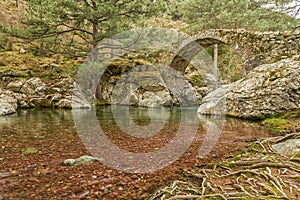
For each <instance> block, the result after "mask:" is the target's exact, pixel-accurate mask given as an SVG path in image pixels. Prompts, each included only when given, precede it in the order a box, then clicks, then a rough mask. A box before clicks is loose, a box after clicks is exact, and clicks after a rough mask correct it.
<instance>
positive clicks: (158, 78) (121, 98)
mask: <svg viewBox="0 0 300 200" xmlns="http://www.w3.org/2000/svg"><path fill="white" fill-rule="evenodd" d="M164 70H166V71H164ZM113 78H114V77H113ZM114 79H115V78H114ZM105 91H111V95H106V96H108V97H109V98H110V99H108V101H110V102H111V103H112V104H121V105H135V106H141V107H158V106H173V105H195V104H197V103H198V101H199V99H201V96H200V95H199V94H198V93H197V91H196V90H195V89H194V88H193V87H192V85H191V84H189V83H188V82H187V81H186V80H185V79H184V77H183V76H180V75H178V74H175V73H174V72H172V71H170V70H169V71H168V70H167V69H163V68H155V67H153V66H150V65H149V66H148V65H144V66H139V67H136V68H134V69H133V70H131V71H130V72H128V74H126V75H124V76H122V77H121V78H120V79H119V80H118V81H117V82H116V83H115V85H114V87H112V88H111V89H110V90H105ZM103 96H104V95H103Z"/></svg>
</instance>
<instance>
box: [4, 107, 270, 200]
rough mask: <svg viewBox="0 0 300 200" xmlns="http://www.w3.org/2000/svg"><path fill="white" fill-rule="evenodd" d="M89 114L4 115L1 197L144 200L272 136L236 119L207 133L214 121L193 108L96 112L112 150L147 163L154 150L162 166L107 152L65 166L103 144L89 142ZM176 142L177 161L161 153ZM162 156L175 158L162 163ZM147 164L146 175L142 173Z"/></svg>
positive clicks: (52, 111)
mask: <svg viewBox="0 0 300 200" xmlns="http://www.w3.org/2000/svg"><path fill="white" fill-rule="evenodd" d="M86 112H87V111H82V112H80V113H81V114H80V115H78V112H77V115H74V111H71V110H58V109H36V110H21V111H19V112H18V113H16V114H13V115H9V116H5V117H1V118H0V149H1V150H0V151H1V154H0V175H1V176H0V199H70V198H74V199H81V198H95V199H143V198H145V197H147V196H148V195H149V194H151V193H153V192H154V191H155V190H156V189H158V188H159V187H161V186H164V185H166V184H168V183H169V182H171V181H172V180H176V179H177V178H180V176H178V174H180V173H181V172H182V170H183V169H191V168H193V167H201V166H203V165H206V164H208V163H212V162H217V161H220V160H222V159H225V158H226V157H229V156H231V155H234V154H235V153H236V152H240V151H242V150H243V149H245V148H247V145H248V144H249V143H250V142H253V141H255V140H258V139H261V138H265V137H268V136H270V135H271V133H269V132H268V131H267V130H266V129H264V128H263V127H262V126H260V125H259V124H258V123H256V122H249V121H243V120H238V119H232V118H224V119H221V121H220V118H218V119H217V123H215V124H217V127H218V129H217V128H211V129H210V128H209V127H210V125H211V124H212V123H213V122H214V121H213V120H212V119H206V118H202V119H199V116H196V108H179V107H173V108H164V109H163V110H153V109H149V108H136V107H129V108H127V107H126V108H124V107H112V106H100V107H97V108H95V110H94V112H93V114H95V117H96V121H98V122H99V127H101V133H102V134H103V135H104V136H105V138H106V139H107V141H108V142H110V143H109V144H110V146H111V145H115V146H117V147H118V148H119V149H121V150H122V151H120V152H130V155H133V156H135V155H136V154H139V155H141V154H143V155H145V158H146V156H147V155H148V153H151V152H155V153H156V154H153V155H155V156H157V155H159V156H163V157H161V158H160V160H161V162H160V165H154V164H152V163H151V162H152V161H151V160H149V162H146V167H145V164H144V165H139V163H141V162H142V161H136V163H132V162H130V163H124V162H125V161H124V162H121V158H122V155H120V152H119V153H118V154H115V153H114V152H112V151H106V150H105V149H102V150H103V152H106V153H105V154H106V155H107V156H105V155H102V157H101V159H100V161H96V162H93V163H90V164H87V165H79V166H63V165H62V162H63V161H64V160H65V159H68V158H78V157H80V156H82V155H91V156H95V154H96V153H97V152H102V151H101V148H104V147H105V145H104V146H103V145H100V143H99V141H97V140H96V139H95V138H96V137H90V136H94V135H89V137H86V135H88V134H94V132H95V128H94V127H91V126H93V124H91V125H90V128H89V125H86V122H90V121H91V120H93V119H89V118H87V117H89V116H90V115H86ZM162 113H163V114H162ZM75 114H76V113H75ZM76 116H77V117H78V116H80V117H82V118H80V117H79V119H81V121H83V122H85V123H84V124H85V126H83V127H80V126H82V124H80V123H78V122H80V121H78V118H76V119H75V117H76ZM162 116H163V117H162ZM183 122H184V123H183ZM219 122H220V123H219ZM187 126H188V127H187ZM181 127H184V128H183V129H181ZM78 130H81V131H78ZM82 130H86V135H85V134H84V133H85V132H84V131H82ZM96 131H97V130H96ZM182 132H184V133H185V134H182ZM209 132H210V134H208V133H209ZM211 137H212V138H211ZM174 138H176V139H174ZM173 139H174V140H173ZM101 141H102V142H103V141H104V140H101ZM97 142H98V143H97ZM104 143H106V142H104ZM107 144H108V143H107ZM172 144H176V145H177V146H176V147H173V149H174V150H176V149H181V150H180V151H178V152H176V154H174V156H173V154H171V153H174V152H167V153H166V154H164V153H165V152H162V153H160V150H161V149H164V147H165V146H168V145H169V146H172ZM97 145H98V146H97ZM183 146H184V148H183ZM97 147H99V148H98V150H97V151H95V150H93V149H95V148H97ZM166 149H167V148H166ZM170 149H171V150H172V148H171V147H170ZM170 149H169V150H170ZM107 152H108V153H107ZM99 155H101V153H100V154H97V155H96V156H99ZM165 155H167V156H168V155H172V156H170V157H171V158H170V159H165V157H167V156H165ZM125 156H126V155H125ZM119 157H120V162H117V161H118V159H119ZM123 157H124V156H123ZM108 158H111V159H112V160H113V161H114V162H109V161H107V160H108ZM114 158H115V159H114ZM116 158H118V159H116ZM153 159H154V158H153ZM164 159H165V160H166V162H165V160H164ZM116 160H117V161H116ZM147 163H150V164H149V165H147ZM142 167H144V168H143V169H144V171H143V170H139V169H141V168H142ZM147 170H148V171H147Z"/></svg>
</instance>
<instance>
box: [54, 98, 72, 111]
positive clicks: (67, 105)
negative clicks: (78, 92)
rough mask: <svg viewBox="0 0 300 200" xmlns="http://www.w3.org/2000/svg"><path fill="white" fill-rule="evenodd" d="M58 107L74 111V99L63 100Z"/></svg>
mask: <svg viewBox="0 0 300 200" xmlns="http://www.w3.org/2000/svg"><path fill="white" fill-rule="evenodd" d="M56 106H57V107H59V108H67V109H72V99H71V98H69V99H61V100H59V102H58V103H57V104H56Z"/></svg>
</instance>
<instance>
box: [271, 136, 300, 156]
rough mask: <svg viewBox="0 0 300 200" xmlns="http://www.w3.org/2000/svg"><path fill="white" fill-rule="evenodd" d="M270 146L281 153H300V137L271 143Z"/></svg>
mask: <svg viewBox="0 0 300 200" xmlns="http://www.w3.org/2000/svg"><path fill="white" fill-rule="evenodd" d="M272 147H273V148H274V149H275V150H276V151H278V152H279V153H280V154H283V155H296V154H299V153H300V139H291V140H287V141H285V142H281V143H278V144H274V145H272Z"/></svg>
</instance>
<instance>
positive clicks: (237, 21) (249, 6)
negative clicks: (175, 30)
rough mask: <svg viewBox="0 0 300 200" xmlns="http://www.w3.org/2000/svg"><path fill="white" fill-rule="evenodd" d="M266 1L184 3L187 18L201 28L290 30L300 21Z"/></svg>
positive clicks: (183, 8)
mask: <svg viewBox="0 0 300 200" xmlns="http://www.w3.org/2000/svg"><path fill="white" fill-rule="evenodd" d="M267 3H268V2H266V1H248V0H188V1H185V3H184V4H183V6H182V12H184V16H185V18H184V19H185V20H186V21H187V22H189V23H195V24H196V25H197V26H198V28H199V29H200V28H247V29H252V28H254V29H255V30H260V31H275V30H287V29H291V28H293V27H295V26H296V25H297V22H298V21H299V20H297V19H295V18H294V17H292V16H290V15H287V14H285V13H283V12H279V11H278V10H274V9H273V8H271V7H268V6H266V5H267Z"/></svg>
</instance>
